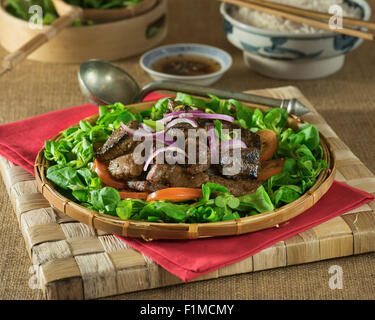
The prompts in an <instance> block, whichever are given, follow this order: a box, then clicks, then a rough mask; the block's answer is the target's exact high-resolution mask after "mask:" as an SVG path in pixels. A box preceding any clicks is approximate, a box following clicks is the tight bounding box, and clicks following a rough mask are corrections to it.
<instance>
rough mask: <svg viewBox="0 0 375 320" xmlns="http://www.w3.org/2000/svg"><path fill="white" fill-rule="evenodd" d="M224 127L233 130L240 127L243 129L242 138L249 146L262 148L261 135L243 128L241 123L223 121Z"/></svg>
mask: <svg viewBox="0 0 375 320" xmlns="http://www.w3.org/2000/svg"><path fill="white" fill-rule="evenodd" d="M222 123H223V129H227V130H233V129H240V130H241V140H242V141H243V142H244V143H245V144H246V146H247V147H248V148H256V149H258V150H260V146H261V143H260V137H259V136H258V135H257V134H256V133H254V132H251V131H249V130H246V129H243V128H241V127H240V126H239V125H237V124H234V123H229V122H225V121H223V122H222Z"/></svg>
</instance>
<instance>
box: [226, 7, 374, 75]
mask: <svg viewBox="0 0 375 320" xmlns="http://www.w3.org/2000/svg"><path fill="white" fill-rule="evenodd" d="M344 2H345V3H347V4H349V5H350V6H354V7H359V8H360V9H361V12H362V18H363V19H364V20H369V19H370V17H371V7H370V6H369V5H368V3H367V2H366V1H365V0H344ZM233 9H234V7H233V5H230V4H225V3H223V4H222V5H221V7H220V12H221V14H222V16H223V18H224V29H225V32H226V35H227V38H228V40H229V41H230V42H231V43H232V44H233V45H234V46H236V47H237V48H239V49H241V50H243V51H244V59H245V62H246V63H247V64H248V65H250V67H253V68H254V69H255V70H256V71H258V72H260V73H262V74H265V75H267V76H271V77H276V78H284V79H312V78H319V77H322V76H326V75H329V74H332V73H334V72H336V71H338V70H339V69H340V68H341V67H342V65H343V63H344V55H345V54H346V53H348V52H349V51H352V50H354V49H356V48H358V47H359V46H360V45H361V44H362V43H363V39H359V38H355V37H351V36H347V35H343V34H338V33H334V32H329V31H327V32H322V33H311V34H295V33H291V32H280V31H275V30H266V29H261V28H257V27H253V26H249V25H247V24H244V23H242V22H240V21H238V20H236V19H234V18H233V17H232V16H231V10H233Z"/></svg>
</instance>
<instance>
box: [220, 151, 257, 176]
mask: <svg viewBox="0 0 375 320" xmlns="http://www.w3.org/2000/svg"><path fill="white" fill-rule="evenodd" d="M238 151H240V152H241V154H240V156H237V155H236V152H234V151H233V149H232V150H229V151H228V152H226V153H224V154H222V155H221V157H220V164H221V174H222V175H224V176H228V177H229V178H231V179H239V178H248V179H256V178H258V169H259V166H260V156H259V149H257V148H247V149H241V150H239V149H238Z"/></svg>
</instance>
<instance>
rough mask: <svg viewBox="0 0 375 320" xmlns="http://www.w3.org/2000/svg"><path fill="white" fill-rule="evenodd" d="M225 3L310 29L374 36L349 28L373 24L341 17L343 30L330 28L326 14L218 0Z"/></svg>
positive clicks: (257, 0) (249, 0)
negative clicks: (283, 19) (286, 20)
mask: <svg viewBox="0 0 375 320" xmlns="http://www.w3.org/2000/svg"><path fill="white" fill-rule="evenodd" d="M219 1H221V2H227V3H231V4H234V5H236V6H241V7H246V8H249V9H252V10H256V11H260V12H264V13H268V14H272V15H274V16H280V17H283V18H285V19H288V20H291V21H294V22H298V23H303V24H307V25H310V26H312V27H316V28H320V29H324V30H327V31H331V32H337V33H341V34H346V35H348V36H353V37H357V38H362V39H365V40H374V37H375V35H374V34H373V33H371V32H367V31H362V30H358V29H353V28H351V27H357V28H358V27H360V28H366V29H368V30H375V23H373V22H369V21H364V20H360V19H354V18H346V17H343V28H330V26H329V23H328V22H329V20H330V19H331V17H332V16H331V15H330V14H328V13H323V12H317V11H314V10H307V9H302V8H297V7H293V6H289V5H286V4H281V3H275V2H270V1H264V0H219Z"/></svg>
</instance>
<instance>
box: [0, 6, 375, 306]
mask: <svg viewBox="0 0 375 320" xmlns="http://www.w3.org/2000/svg"><path fill="white" fill-rule="evenodd" d="M370 2H371V1H370ZM372 6H373V9H375V5H374V3H372ZM169 18H170V26H171V27H170V31H169V35H168V38H167V39H166V41H165V44H168V43H175V42H198V43H206V44H210V45H214V46H218V47H221V48H223V49H224V50H227V51H228V52H229V53H231V54H232V56H233V59H234V64H233V67H232V68H231V69H230V71H229V72H228V73H227V74H225V76H224V77H223V78H222V79H221V80H220V81H219V82H217V83H216V84H215V86H217V87H221V88H228V89H232V90H248V89H260V88H267V87H268V88H270V87H278V86H285V85H294V86H297V87H299V88H300V89H301V90H302V92H303V93H304V94H305V96H306V97H307V98H308V99H309V100H310V101H311V102H312V103H313V104H314V105H315V107H316V109H317V110H318V111H319V112H320V113H321V115H322V116H323V117H324V118H325V119H326V120H327V122H328V123H329V125H330V126H332V128H333V129H334V131H335V132H336V133H337V134H338V135H339V136H340V137H341V138H342V140H343V141H344V142H345V143H346V144H347V145H348V146H349V147H350V148H351V149H352V151H353V152H354V153H355V154H356V155H357V156H358V157H359V158H360V159H361V160H362V161H363V162H364V163H365V165H366V166H367V167H368V168H369V169H370V170H371V171H372V172H375V161H374V160H375V146H374V142H375V54H374V52H375V42H366V43H365V44H364V45H363V46H362V47H360V48H359V49H357V50H356V51H355V52H352V53H350V54H348V56H347V59H346V64H345V66H344V68H343V69H342V70H341V71H340V72H338V73H337V74H335V75H332V76H330V77H327V78H324V79H319V80H311V81H298V82H297V81H281V80H273V79H269V78H266V77H263V76H260V75H257V74H256V73H254V72H252V71H250V70H249V69H248V68H247V67H246V66H245V64H244V62H243V60H242V53H241V52H240V51H239V50H237V49H236V48H234V47H233V46H232V45H231V44H230V43H229V42H228V41H227V40H226V37H225V34H224V31H223V28H222V21H221V16H220V13H219V4H218V3H217V2H216V1H213V0H170V1H169ZM202 30H203V31H202ZM5 54H6V52H5V50H3V49H0V56H4V55H5ZM93 57H94V54H93ZM138 60H139V56H137V57H133V58H130V59H127V60H124V61H120V62H118V64H119V65H120V66H121V67H123V68H124V69H126V70H127V71H128V72H129V73H130V74H131V75H133V76H134V78H135V79H136V80H137V81H138V82H139V83H140V84H141V85H144V84H146V83H147V82H149V81H151V78H150V77H149V76H148V75H147V74H146V73H145V72H144V71H143V70H142V69H141V68H140V66H139V64H138ZM77 69H78V65H65V64H64V65H63V64H43V63H38V62H30V61H26V62H24V63H23V64H22V65H20V66H18V67H17V68H16V69H15V70H13V71H12V72H11V73H8V74H7V75H6V76H4V77H2V78H0V123H1V124H2V123H7V122H10V121H15V120H20V119H23V118H26V117H32V116H35V115H38V114H41V113H45V112H48V111H52V110H56V109H60V108H64V107H70V106H74V105H79V104H84V103H86V102H87V101H86V99H85V97H84V96H82V94H81V93H80V91H79V87H78V83H77V77H76V74H77ZM0 202H1V213H0V299H43V296H42V292H41V291H40V290H32V289H30V288H29V285H28V283H29V279H30V277H31V276H32V274H31V273H29V268H30V266H31V263H30V260H29V257H28V256H27V253H26V250H25V247H24V240H23V237H22V235H21V233H20V231H19V228H18V225H17V221H16V219H15V216H14V213H13V210H12V207H11V204H10V201H9V199H8V194H7V192H6V190H5V187H4V184H3V183H2V182H1V183H0ZM332 265H339V266H340V267H341V268H342V269H343V276H344V277H343V289H341V290H339V289H336V290H331V289H330V287H329V285H328V281H329V278H330V276H331V274H329V272H328V271H329V268H330V266H332ZM116 298H120V299H163V300H164V299H198V300H200V299H374V298H375V254H374V253H372V254H363V255H360V256H353V257H347V258H340V259H333V260H327V261H322V262H315V263H309V264H306V265H298V266H292V267H287V268H279V269H273V270H268V271H261V272H255V273H249V274H243V275H239V276H230V277H225V278H221V279H216V280H210V281H203V282H196V283H189V284H185V285H179V286H172V287H167V288H161V289H154V290H149V291H143V292H136V293H131V294H126V295H122V296H119V297H116ZM111 299H112V298H111Z"/></svg>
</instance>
